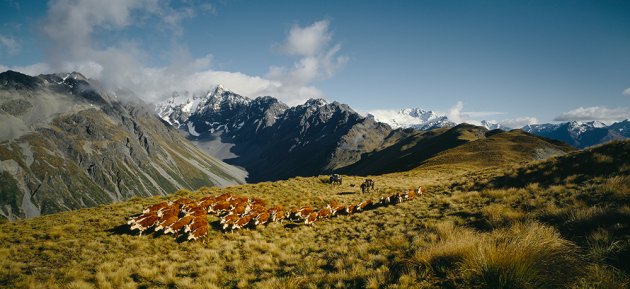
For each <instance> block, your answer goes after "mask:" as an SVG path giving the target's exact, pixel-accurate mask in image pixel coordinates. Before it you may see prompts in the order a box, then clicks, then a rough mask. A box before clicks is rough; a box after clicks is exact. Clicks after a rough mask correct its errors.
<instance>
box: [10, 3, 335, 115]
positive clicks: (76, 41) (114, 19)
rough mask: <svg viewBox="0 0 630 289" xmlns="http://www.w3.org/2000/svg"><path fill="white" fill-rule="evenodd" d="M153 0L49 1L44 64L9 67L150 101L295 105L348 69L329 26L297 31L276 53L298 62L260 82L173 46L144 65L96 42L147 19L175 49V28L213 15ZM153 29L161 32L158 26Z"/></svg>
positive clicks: (138, 55)
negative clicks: (216, 89) (81, 78)
mask: <svg viewBox="0 0 630 289" xmlns="http://www.w3.org/2000/svg"><path fill="white" fill-rule="evenodd" d="M168 3H169V2H168V1H158V0H112V1H101V0H53V1H51V3H49V10H48V14H47V16H46V19H45V20H44V21H43V22H42V25H41V31H42V32H43V33H42V34H43V35H44V36H45V40H46V41H47V43H48V51H47V52H48V56H49V57H50V61H49V63H48V64H38V65H35V66H33V67H12V68H11V69H15V70H18V71H21V72H24V73H27V74H31V75H36V74H40V73H52V72H69V71H79V72H81V73H83V74H84V75H86V76H87V77H91V78H95V79H98V80H100V81H101V83H103V84H104V85H106V86H108V87H110V88H127V89H131V90H133V91H135V92H136V94H137V95H139V96H140V97H142V98H143V99H145V100H147V101H149V102H155V101H159V100H162V99H164V98H165V97H167V96H170V95H171V93H172V92H173V91H191V92H197V91H205V90H208V89H210V88H211V87H212V86H214V85H217V84H222V85H224V86H225V87H227V88H229V89H231V90H233V91H234V92H236V93H239V94H242V95H246V96H250V97H255V96H260V95H272V96H275V97H278V98H279V99H280V100H282V101H284V102H286V103H287V104H290V105H294V104H299V103H302V102H303V101H305V100H306V99H308V98H314V97H324V93H323V92H322V91H320V90H319V89H317V88H315V87H314V86H313V85H312V83H313V82H315V81H318V80H322V79H326V78H328V77H331V76H332V75H334V73H335V72H336V71H337V70H338V69H339V68H341V67H342V66H343V65H344V64H345V63H346V62H347V57H345V56H339V55H338V52H339V50H340V48H341V46H340V45H339V44H336V45H332V47H331V46H330V41H331V40H332V33H331V32H330V31H329V22H328V21H318V22H315V23H313V24H312V25H310V26H306V27H299V26H295V27H293V28H292V29H291V31H290V32H289V34H288V36H287V39H286V41H285V43H284V44H283V45H282V51H283V52H285V53H287V54H289V55H297V56H300V57H301V58H299V59H298V60H296V62H295V63H294V65H293V66H292V67H278V66H270V68H269V71H268V73H267V74H266V75H265V76H252V75H247V74H244V73H240V72H229V71H217V70H214V69H212V68H211V64H212V55H211V54H208V55H206V56H203V57H199V58H195V57H191V56H190V54H189V52H188V49H187V48H186V47H185V46H182V45H176V44H172V47H171V51H170V52H167V53H166V54H167V55H171V58H172V59H173V61H172V64H171V65H167V66H163V67H152V66H150V65H147V64H146V63H147V59H149V57H150V56H149V55H147V54H146V52H145V51H144V50H143V47H142V46H141V44H140V43H136V42H134V41H128V40H124V39H122V40H120V41H118V42H114V44H112V45H104V43H99V41H98V40H99V39H98V35H97V32H99V31H104V30H105V31H107V30H109V31H119V30H124V29H127V28H129V27H132V26H134V25H142V24H143V23H146V22H147V21H148V20H155V19H159V20H158V21H159V22H158V24H159V25H158V26H165V27H167V28H169V30H168V31H170V32H171V37H172V40H173V41H171V43H178V42H179V41H177V40H178V37H179V36H180V34H181V32H182V31H183V29H182V26H181V22H182V21H183V20H185V19H188V18H192V17H195V15H196V14H197V13H198V12H201V13H203V12H208V13H216V9H215V8H214V6H212V5H205V4H203V3H199V2H198V1H186V2H183V3H184V4H186V5H188V6H184V7H178V8H177V9H175V8H173V7H171V6H169V4H168ZM158 28H159V27H158Z"/></svg>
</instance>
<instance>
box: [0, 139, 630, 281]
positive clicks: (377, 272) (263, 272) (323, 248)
mask: <svg viewBox="0 0 630 289" xmlns="http://www.w3.org/2000/svg"><path fill="white" fill-rule="evenodd" d="M629 152H630V142H616V143H612V144H609V145H606V146H601V147H597V148H593V149H591V150H588V151H583V152H575V153H570V154H569V155H567V156H564V157H557V158H553V159H550V160H548V161H539V162H536V163H531V164H526V165H522V166H515V167H512V166H510V165H507V164H506V166H495V167H485V168H480V167H478V166H477V165H471V166H470V168H475V169H470V170H454V171H448V170H447V167H446V166H435V167H426V168H420V169H417V170H412V171H407V172H402V173H394V174H387V175H380V176H373V177H372V178H373V179H374V180H375V181H376V191H375V192H372V193H368V194H360V193H359V189H358V184H359V183H361V182H362V181H363V178H359V177H350V176H346V177H345V178H344V184H343V185H342V186H340V187H334V188H332V187H331V186H330V185H329V184H327V183H326V182H325V180H326V177H325V176H320V177H312V178H294V179H290V180H287V181H279V182H273V183H270V182H268V183H259V184H253V185H241V186H234V187H228V188H224V189H218V188H202V189H200V190H198V191H196V192H187V191H180V192H178V193H176V194H174V195H171V196H168V197H154V198H146V199H140V198H137V199H132V200H130V201H128V202H122V203H116V204H112V205H108V206H102V207H97V208H90V209H81V210H78V211H73V212H64V213H59V214H54V215H49V216H44V217H39V218H34V219H29V220H23V221H17V222H12V223H3V224H0V244H1V246H0V287H4V288H627V286H628V284H629V283H628V281H629V273H630V266H629V263H630V262H629V261H628V260H630V189H629V188H630V176H629V174H628V170H629V169H630V158H628V157H627V155H628V153H629ZM575 164H582V165H590V167H589V168H584V167H576V166H575ZM598 168H600V169H598ZM550 171H551V172H552V173H551V174H549V173H548V172H550ZM419 185H423V186H425V187H426V188H427V189H428V193H427V194H426V195H424V196H421V197H419V198H416V199H415V200H413V201H409V202H405V203H401V204H398V205H395V206H388V207H381V208H378V209H374V210H370V211H366V212H362V213H358V214H354V215H351V216H338V217H335V218H333V219H329V220H325V221H322V222H318V223H316V224H315V225H314V226H307V225H303V224H294V223H291V222H285V223H282V224H280V223H272V224H270V225H268V226H266V227H258V228H256V229H252V230H239V231H235V232H233V233H229V232H228V233H224V232H221V231H219V230H216V229H214V230H211V232H210V234H209V236H208V237H207V238H206V239H205V240H204V241H203V242H183V243H180V242H177V241H176V240H175V238H173V237H172V236H166V235H154V234H143V235H142V236H137V235H132V234H128V233H127V232H126V231H125V230H124V229H122V228H121V227H120V226H121V225H123V224H125V222H126V218H127V217H128V216H129V215H132V214H135V213H139V212H140V211H142V208H143V207H145V206H147V205H150V204H154V203H158V202H160V201H162V200H163V199H174V198H178V197H180V196H194V197H200V196H202V195H207V194H212V195H216V194H220V193H225V192H230V193H234V194H239V195H246V196H252V197H260V198H263V199H265V200H266V201H267V203H268V204H269V205H273V204H282V205H284V206H285V207H291V206H302V205H313V206H316V207H322V206H324V205H325V204H326V203H328V202H329V201H331V200H337V201H339V202H342V203H350V202H356V201H359V200H364V199H367V198H372V199H376V198H377V197H378V196H380V195H383V194H385V193H389V192H395V191H399V190H403V189H410V188H412V187H416V186H419ZM216 220H217V219H215V218H214V217H213V218H212V219H211V220H210V221H216Z"/></svg>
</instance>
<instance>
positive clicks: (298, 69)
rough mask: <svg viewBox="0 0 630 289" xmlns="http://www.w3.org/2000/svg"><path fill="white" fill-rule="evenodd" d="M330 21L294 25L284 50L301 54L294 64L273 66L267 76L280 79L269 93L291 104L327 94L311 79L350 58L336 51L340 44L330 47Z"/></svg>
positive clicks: (331, 71)
mask: <svg viewBox="0 0 630 289" xmlns="http://www.w3.org/2000/svg"><path fill="white" fill-rule="evenodd" d="M328 28H329V22H328V21H326V20H322V21H317V22H315V23H313V24H311V25H310V26H307V27H299V26H294V27H293V28H291V31H290V32H289V35H288V36H287V39H286V40H285V43H284V44H282V45H281V51H283V52H285V53H287V54H289V55H299V56H301V58H300V59H299V60H298V61H296V62H295V63H294V64H293V67H290V68H289V67H285V66H272V67H270V68H269V71H268V72H267V75H266V78H268V79H270V80H271V81H274V82H277V83H279V84H280V86H277V87H276V89H275V90H270V91H268V92H269V93H270V94H272V93H275V94H273V95H277V96H279V97H280V98H281V99H282V100H283V101H285V102H287V103H288V104H289V105H291V104H298V103H302V102H304V101H305V100H307V99H309V98H320V97H324V93H323V92H322V91H320V90H319V89H317V88H315V87H313V86H312V83H313V82H315V81H318V80H323V79H327V78H330V77H332V76H333V75H334V74H335V73H336V72H337V70H339V69H340V68H342V67H343V66H344V65H345V64H346V63H347V62H348V57H347V56H339V55H337V54H338V52H339V50H341V44H335V45H333V46H332V47H329V43H330V40H331V39H332V33H331V32H330V31H329V29H328Z"/></svg>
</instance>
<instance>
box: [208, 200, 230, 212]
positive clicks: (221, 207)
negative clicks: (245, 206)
mask: <svg viewBox="0 0 630 289" xmlns="http://www.w3.org/2000/svg"><path fill="white" fill-rule="evenodd" d="M230 210H232V205H231V204H230V203H229V202H227V201H219V202H216V203H214V204H213V205H212V206H210V207H208V212H209V213H216V214H217V215H221V214H224V213H227V212H228V211H230Z"/></svg>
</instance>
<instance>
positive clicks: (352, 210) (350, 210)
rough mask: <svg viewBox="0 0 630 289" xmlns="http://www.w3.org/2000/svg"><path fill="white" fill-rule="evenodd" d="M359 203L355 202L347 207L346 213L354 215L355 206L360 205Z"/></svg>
mask: <svg viewBox="0 0 630 289" xmlns="http://www.w3.org/2000/svg"><path fill="white" fill-rule="evenodd" d="M358 205H359V204H354V205H350V206H347V207H346V214H348V215H352V213H354V210H355V208H356V207H357V206H358Z"/></svg>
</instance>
